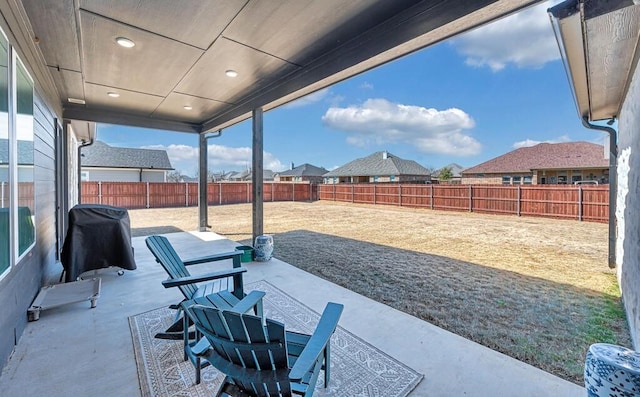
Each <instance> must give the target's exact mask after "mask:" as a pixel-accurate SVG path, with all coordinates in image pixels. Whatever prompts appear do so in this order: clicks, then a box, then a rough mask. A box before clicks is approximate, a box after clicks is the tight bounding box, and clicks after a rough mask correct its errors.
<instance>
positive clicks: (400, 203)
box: [398, 183, 402, 207]
mask: <svg viewBox="0 0 640 397" xmlns="http://www.w3.org/2000/svg"><path fill="white" fill-rule="evenodd" d="M398 205H399V206H400V207H402V186H401V185H400V184H399V183H398Z"/></svg>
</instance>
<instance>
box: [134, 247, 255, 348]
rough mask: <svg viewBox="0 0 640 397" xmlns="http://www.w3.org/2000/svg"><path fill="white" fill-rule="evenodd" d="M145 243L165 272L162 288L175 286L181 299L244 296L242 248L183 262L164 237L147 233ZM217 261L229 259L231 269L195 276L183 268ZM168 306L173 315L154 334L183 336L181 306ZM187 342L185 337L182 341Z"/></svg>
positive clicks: (169, 337) (238, 298)
mask: <svg viewBox="0 0 640 397" xmlns="http://www.w3.org/2000/svg"><path fill="white" fill-rule="evenodd" d="M145 242H146V244H147V247H148V248H149V250H150V251H151V253H152V254H153V256H155V258H156V261H157V262H158V263H160V265H162V267H163V268H164V270H165V271H166V272H167V274H168V275H169V278H168V279H167V280H164V281H163V282H162V285H163V286H164V287H165V288H173V287H178V288H179V289H180V291H181V292H182V294H183V295H184V300H183V302H184V301H189V300H193V299H196V298H201V297H206V296H209V295H212V294H220V293H222V294H225V293H226V294H233V295H234V296H235V298H236V299H235V301H236V302H235V303H237V302H239V301H240V300H242V299H244V298H245V293H244V283H243V278H242V275H243V273H246V271H247V269H246V268H245V267H242V266H241V257H242V254H243V252H242V251H237V250H236V251H233V252H224V253H218V254H213V255H208V256H204V257H200V258H194V259H190V260H185V261H183V260H182V259H181V258H180V257H179V256H178V254H177V252H176V251H175V250H174V249H173V246H172V245H171V243H170V242H169V240H168V239H167V238H166V237H164V236H149V237H147V238H146V239H145ZM221 260H232V262H233V268H230V269H229V268H228V269H224V270H217V271H213V272H210V273H205V274H196V275H191V273H190V272H189V271H188V270H187V266H191V265H197V264H206V263H210V262H216V261H221ZM212 298H215V297H212ZM235 303H234V302H231V303H230V305H231V306H233V305H235ZM170 307H171V308H173V309H177V312H176V318H175V320H174V322H173V324H172V325H171V326H170V327H169V328H167V330H166V331H165V332H161V333H158V334H156V337H157V338H161V339H185V338H187V337H188V336H189V335H188V332H187V333H185V332H183V331H185V329H184V326H183V325H184V321H182V318H181V317H182V307H181V305H180V303H178V304H175V305H171V306H170ZM256 310H257V308H256ZM187 342H188V341H187V340H186V339H185V343H187Z"/></svg>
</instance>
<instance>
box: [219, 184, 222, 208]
mask: <svg viewBox="0 0 640 397" xmlns="http://www.w3.org/2000/svg"><path fill="white" fill-rule="evenodd" d="M218 205H222V182H218Z"/></svg>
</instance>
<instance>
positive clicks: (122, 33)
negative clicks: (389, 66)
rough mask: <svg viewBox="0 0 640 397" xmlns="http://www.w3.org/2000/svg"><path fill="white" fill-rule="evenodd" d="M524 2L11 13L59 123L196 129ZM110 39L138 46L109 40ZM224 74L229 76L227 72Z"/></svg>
mask: <svg viewBox="0 0 640 397" xmlns="http://www.w3.org/2000/svg"><path fill="white" fill-rule="evenodd" d="M532 3H535V1H531V0H502V1H491V0H470V1H457V0H449V1H435V0H425V1H416V0H394V1H388V0H352V1H344V0H317V1H313V0H307V1H301V0H278V1H276V0H270V1H259V0H242V1H241V0H215V1H213V0H189V1H186V0H182V1H175V0H120V1H117V2H114V1H104V0H57V1H42V0H22V6H23V7H24V9H23V10H20V11H21V12H24V15H25V16H26V17H27V18H26V19H27V20H28V22H29V23H30V27H31V29H32V32H30V33H32V37H33V40H34V42H35V43H37V47H38V51H39V54H38V56H40V58H41V60H42V62H44V64H46V69H47V70H48V73H47V74H50V76H51V77H52V79H51V80H52V81H53V83H52V86H55V90H54V91H56V94H57V96H58V98H59V100H60V103H61V104H62V108H63V117H64V118H65V119H77V120H87V121H95V122H104V123H116V124H127V125H134V126H142V127H150V128H161V129H169V130H176V131H186V132H196V133H197V132H204V131H211V130H218V129H221V128H224V127H227V126H229V125H232V124H234V123H237V122H239V121H241V120H244V119H246V118H248V117H250V115H251V111H252V110H253V109H256V108H260V107H262V108H263V109H264V110H269V109H272V108H274V107H276V106H278V105H281V104H284V103H286V102H289V101H291V100H294V99H296V98H300V97H302V96H304V95H306V94H309V93H312V92H314V91H316V90H319V89H322V88H324V87H327V86H330V85H332V84H334V83H336V82H338V81H340V80H343V79H346V78H348V77H351V76H353V75H356V74H358V73H361V72H363V71H366V70H368V69H370V68H373V67H375V66H378V65H381V64H383V63H385V62H388V61H390V60H392V59H395V58H398V57H400V56H403V55H405V54H408V53H410V52H412V51H415V50H417V49H420V48H423V47H426V46H428V45H430V44H433V43H437V42H439V41H441V40H444V39H446V38H449V37H451V36H454V35H455V34H457V33H460V32H463V31H466V30H469V29H471V28H474V27H476V26H479V25H481V24H483V23H485V22H488V21H491V20H494V19H496V18H499V17H502V16H504V15H507V14H509V13H511V12H514V11H517V10H519V9H521V8H523V7H526V6H528V5H530V4H532ZM18 4H20V3H19V0H18ZM118 37H124V38H127V39H130V40H132V41H133V42H134V43H135V46H134V47H132V48H124V47H121V46H119V45H117V44H116V38H118ZM228 70H234V71H236V72H237V74H238V75H237V77H228V76H227V75H226V74H225V72H226V71H228ZM109 93H115V94H118V95H119V96H118V97H112V96H109ZM115 94H112V95H115ZM185 106H187V107H191V109H189V110H187V109H185Z"/></svg>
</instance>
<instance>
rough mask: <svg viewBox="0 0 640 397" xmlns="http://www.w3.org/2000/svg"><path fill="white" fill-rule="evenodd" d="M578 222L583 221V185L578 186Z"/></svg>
mask: <svg viewBox="0 0 640 397" xmlns="http://www.w3.org/2000/svg"><path fill="white" fill-rule="evenodd" d="M578 220H579V221H582V185H578Z"/></svg>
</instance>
